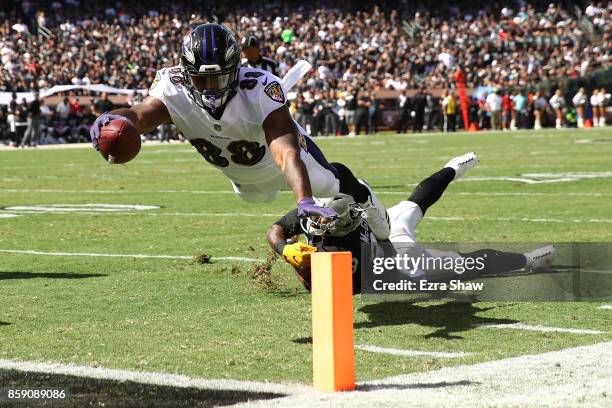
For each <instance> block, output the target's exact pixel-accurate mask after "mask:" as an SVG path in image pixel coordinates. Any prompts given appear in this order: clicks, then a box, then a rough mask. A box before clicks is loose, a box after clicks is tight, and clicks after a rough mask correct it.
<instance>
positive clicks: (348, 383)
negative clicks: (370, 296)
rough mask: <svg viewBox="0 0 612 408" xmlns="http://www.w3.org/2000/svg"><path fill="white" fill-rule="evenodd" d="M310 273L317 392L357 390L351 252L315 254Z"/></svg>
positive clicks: (313, 355)
mask: <svg viewBox="0 0 612 408" xmlns="http://www.w3.org/2000/svg"><path fill="white" fill-rule="evenodd" d="M310 270H311V279H312V367H313V384H314V388H315V389H316V390H318V391H350V390H354V389H355V349H354V345H353V258H352V256H351V253H350V252H317V253H313V254H312V255H311V269H310Z"/></svg>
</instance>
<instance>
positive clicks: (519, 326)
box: [476, 323, 606, 334]
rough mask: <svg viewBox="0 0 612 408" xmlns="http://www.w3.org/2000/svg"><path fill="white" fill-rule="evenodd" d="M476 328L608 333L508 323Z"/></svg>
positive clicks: (483, 325) (484, 325)
mask: <svg viewBox="0 0 612 408" xmlns="http://www.w3.org/2000/svg"><path fill="white" fill-rule="evenodd" d="M476 327H483V328H488V329H514V330H527V331H537V332H543V333H573V334H604V333H606V332H604V331H601V330H591V329H570V328H565V327H548V326H539V325H529V324H524V323H508V324H479V325H477V326H476Z"/></svg>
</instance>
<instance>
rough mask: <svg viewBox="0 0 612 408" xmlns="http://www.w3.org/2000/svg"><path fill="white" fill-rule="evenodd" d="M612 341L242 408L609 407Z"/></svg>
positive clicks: (407, 376) (252, 402)
mask: <svg viewBox="0 0 612 408" xmlns="http://www.w3.org/2000/svg"><path fill="white" fill-rule="evenodd" d="M610 354H612V342H606V343H598V344H593V345H590V346H581V347H576V348H570V349H565V350H560V351H553V352H549V353H543V354H536V355H527V356H520V357H514V358H507V359H503V360H496V361H490V362H486V363H480V364H473V365H461V366H455V367H447V368H443V369H440V370H435V371H428V372H423V373H414V374H406V375H400V376H396V377H390V378H385V379H382V380H377V381H370V382H366V383H362V384H359V385H358V391H355V392H341V393H321V392H311V393H308V394H301V395H290V396H288V397H284V398H277V399H273V400H266V401H250V402H248V403H242V404H238V405H237V406H241V407H245V408H246V407H251V408H254V407H292V408H300V407H305V408H306V407H308V408H329V407H334V408H340V407H351V408H354V407H356V408H360V407H364V408H366V407H367V408H370V407H402V408H403V407H419V408H420V407H444V408H447V407H492V406H495V407H518V406H520V407H542V406H546V407H572V408H574V407H602V408H603V407H610V406H611V405H612V393H611V392H610V385H611V381H610V378H612V359H610V358H602V356H609V355H610Z"/></svg>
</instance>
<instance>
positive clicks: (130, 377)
mask: <svg viewBox="0 0 612 408" xmlns="http://www.w3.org/2000/svg"><path fill="white" fill-rule="evenodd" d="M0 369H5V370H17V371H24V372H35V373H45V374H57V375H73V376H78V377H87V378H97V379H103V380H116V381H133V382H137V383H141V384H156V385H163V386H169V387H180V388H188V387H189V388H198V389H213V390H236V391H250V392H270V393H279V394H295V393H299V392H306V391H308V388H307V387H306V386H304V385H300V384H295V385H292V384H276V383H267V382H258V381H238V380H214V379H207V378H192V377H188V376H185V375H178V374H169V373H156V372H143V371H131V370H120V369H112V368H103V367H87V366H78V365H73V364H60V363H43V362H35V361H17V360H0Z"/></svg>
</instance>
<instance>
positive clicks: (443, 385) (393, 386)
mask: <svg viewBox="0 0 612 408" xmlns="http://www.w3.org/2000/svg"><path fill="white" fill-rule="evenodd" d="M476 384H480V383H479V382H477V381H468V380H461V381H453V382H448V381H443V382H438V383H416V384H358V385H357V387H356V390H357V391H377V390H388V389H394V390H410V389H419V388H434V389H435V388H446V387H458V386H462V385H476Z"/></svg>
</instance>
